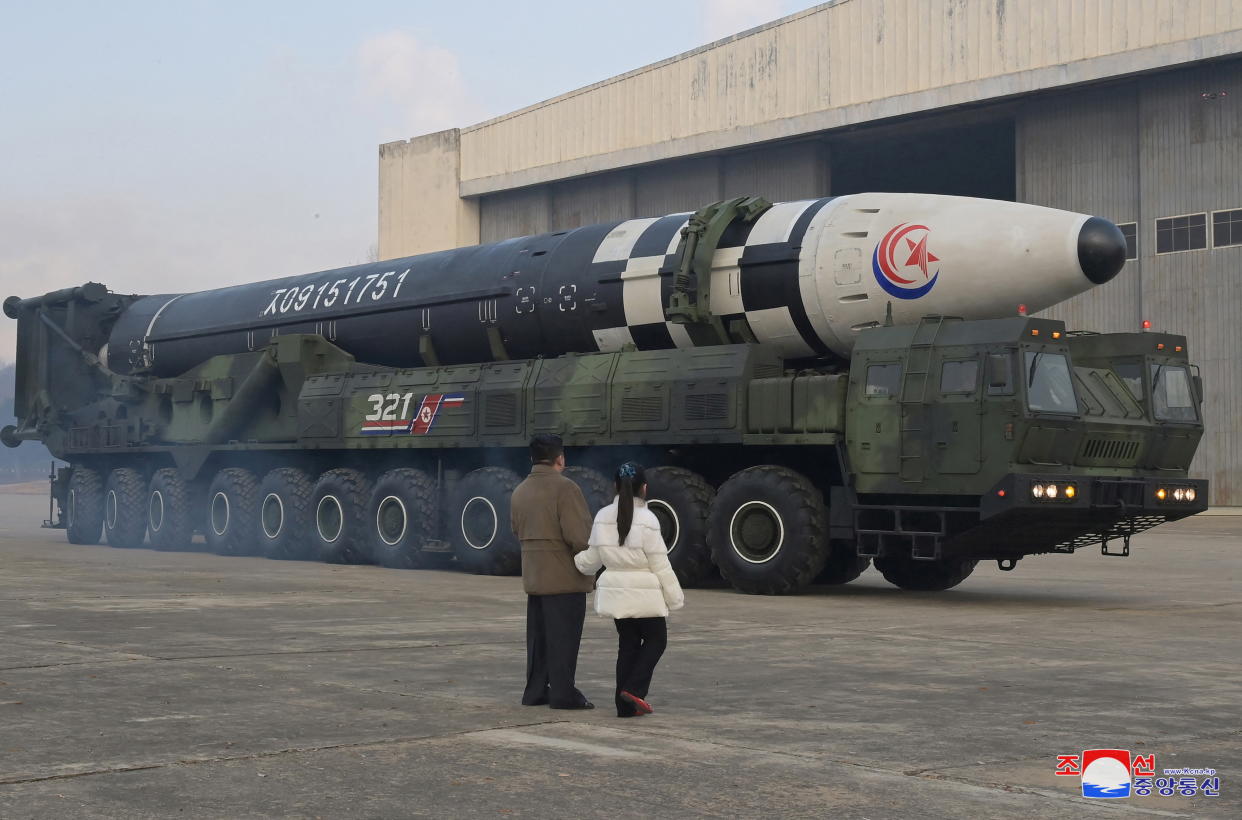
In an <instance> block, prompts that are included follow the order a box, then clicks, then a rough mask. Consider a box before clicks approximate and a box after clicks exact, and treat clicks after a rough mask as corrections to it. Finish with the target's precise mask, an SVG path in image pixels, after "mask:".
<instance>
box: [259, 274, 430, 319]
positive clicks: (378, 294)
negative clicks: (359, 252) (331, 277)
mask: <svg viewBox="0 0 1242 820" xmlns="http://www.w3.org/2000/svg"><path fill="white" fill-rule="evenodd" d="M409 275H410V271H409V269H408V268H407V269H406V270H404V271H401V272H398V271H395V270H390V271H385V272H383V273H368V274H366V275H362V276H355V277H353V278H352V279H350V278H345V279H337V280H336V281H335V282H332V281H328V282H324V283H323V284H320V285H314V284H310V285H302V286H301V287H292V288H277V289H275V290H273V291H272V301H270V302H268V305H267V307H266V308H264V309H263V312H262V313H261V314H259V315H260V316H278V315H280V314H282V313H298V312H301V311H303V310H317V309H318V308H321V307H324V308H330V307H332V306H334V305H336V304H340V305H341V306H345V305H360V304H362V302H363V300H364V299H366V298H370V299H371V301H373V302H378V301H380V300H381V299H396V298H397V294H399V293H400V292H401V286H402V285H404V284H405V277H407V276H409ZM394 277H396V278H394Z"/></svg>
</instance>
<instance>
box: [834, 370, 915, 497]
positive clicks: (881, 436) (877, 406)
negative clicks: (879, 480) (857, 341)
mask: <svg viewBox="0 0 1242 820" xmlns="http://www.w3.org/2000/svg"><path fill="white" fill-rule="evenodd" d="M858 359H859V357H856V358H855V363H854V366H853V369H852V373H851V376H850V392H851V395H852V396H853V399H852V400H851V401H850V402H849V407H848V410H847V418H846V425H845V426H846V430H847V431H848V432H847V439H848V442H849V445H848V446H849V455H850V465H851V466H852V467H853V469H854V470H855V471H857V472H859V473H890V474H895V473H896V472H897V471H898V469H899V468H900V463H901V459H900V452H899V446H898V436H899V435H900V425H901V404H900V401H899V399H900V396H901V373H902V367H901V363H900V362H898V361H897V360H896V358H895V357H894V358H891V359H887V360H885V359H876V360H862V361H859V360H858Z"/></svg>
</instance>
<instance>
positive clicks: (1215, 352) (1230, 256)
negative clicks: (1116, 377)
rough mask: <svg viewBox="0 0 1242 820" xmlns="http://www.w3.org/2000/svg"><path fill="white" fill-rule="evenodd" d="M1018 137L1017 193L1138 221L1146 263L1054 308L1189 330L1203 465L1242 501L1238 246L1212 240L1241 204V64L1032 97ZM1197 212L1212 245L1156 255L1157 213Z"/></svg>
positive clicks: (1219, 490) (1112, 323)
mask: <svg viewBox="0 0 1242 820" xmlns="http://www.w3.org/2000/svg"><path fill="white" fill-rule="evenodd" d="M1218 91H1227V92H1228V94H1229V96H1226V97H1216V98H1212V97H1211V96H1210V95H1211V94H1213V93H1215V92H1218ZM1205 93H1207V94H1208V95H1209V97H1207V98H1205V97H1204V94H1205ZM1018 133H1019V143H1018V144H1019V163H1018V168H1019V180H1018V183H1019V185H1018V190H1019V196H1020V198H1022V199H1024V200H1026V201H1030V202H1035V203H1038V204H1043V205H1049V206H1053V207H1059V208H1068V209H1071V210H1078V211H1085V212H1088V213H1098V214H1100V215H1102V216H1107V217H1109V218H1111V219H1113V220H1115V221H1117V222H1137V223H1138V229H1139V230H1138V239H1139V248H1138V251H1139V259H1138V260H1137V261H1136V262H1130V263H1128V264H1127V268H1126V270H1125V271H1124V272H1123V273H1122V274H1121V275H1120V276H1119V277H1118V279H1117V280H1115V281H1114V282H1113V283H1110V284H1108V285H1106V286H1104V287H1102V288H1097V289H1096V290H1094V291H1092V292H1090V293H1088V294H1084V295H1083V296H1080V297H1077V298H1076V299H1073V300H1071V301H1070V302H1068V303H1066V304H1065V305H1060V306H1058V307H1056V308H1054V309H1052V310H1051V311H1048V313H1049V315H1052V316H1055V317H1057V318H1062V319H1065V320H1066V321H1067V322H1068V323H1069V324H1070V325H1071V326H1072V327H1079V328H1086V329H1092V330H1133V329H1135V328H1136V327H1138V325H1139V322H1141V320H1142V319H1150V320H1151V321H1152V323H1153V325H1154V326H1155V327H1156V328H1157V329H1167V330H1170V331H1173V332H1177V333H1185V334H1186V336H1187V337H1188V344H1189V346H1190V354H1191V357H1192V359H1193V360H1194V361H1195V362H1196V363H1197V364H1198V365H1199V366H1200V367H1201V368H1202V372H1203V379H1204V384H1205V387H1206V389H1205V392H1206V402H1205V408H1204V414H1205V420H1206V423H1207V430H1208V432H1207V435H1206V436H1205V438H1204V441H1203V444H1202V446H1201V447H1200V448H1199V452H1198V456H1197V458H1196V462H1195V472H1196V473H1197V474H1199V475H1203V476H1206V477H1207V478H1209V479H1210V480H1211V481H1212V485H1213V487H1212V496H1213V502H1214V503H1216V504H1229V505H1242V246H1233V247H1225V248H1214V247H1212V236H1211V227H1210V226H1211V212H1212V211H1214V210H1225V209H1237V208H1242V63H1240V62H1236V61H1235V62H1229V63H1217V64H1209V65H1205V66H1201V67H1197V68H1195V69H1191V70H1182V71H1176V72H1170V73H1168V74H1165V75H1158V76H1151V77H1144V78H1142V79H1138V80H1134V81H1131V82H1128V83H1125V84H1118V85H1116V86H1111V87H1108V88H1102V89H1096V90H1092V91H1090V92H1081V93H1077V94H1070V95H1060V96H1058V97H1057V98H1054V99H1050V100H1047V101H1041V102H1039V103H1033V104H1031V105H1028V106H1026V107H1024V109H1023V114H1022V116H1021V117H1020V119H1019V132H1018ZM1188 213H1206V214H1207V222H1208V226H1209V232H1208V247H1207V248H1206V249H1204V250H1195V251H1185V252H1181V253H1171V254H1160V255H1157V254H1156V253H1155V249H1156V244H1155V243H1156V236H1155V221H1156V220H1157V219H1160V218H1163V217H1170V216H1178V215H1181V214H1188Z"/></svg>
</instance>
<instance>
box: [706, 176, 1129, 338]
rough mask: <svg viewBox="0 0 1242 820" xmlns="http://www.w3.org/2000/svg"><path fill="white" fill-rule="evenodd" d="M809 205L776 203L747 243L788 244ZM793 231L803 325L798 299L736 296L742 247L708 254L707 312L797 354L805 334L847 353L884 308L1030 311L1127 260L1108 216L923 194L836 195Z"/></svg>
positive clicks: (905, 317)
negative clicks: (754, 301)
mask: <svg viewBox="0 0 1242 820" xmlns="http://www.w3.org/2000/svg"><path fill="white" fill-rule="evenodd" d="M813 204H814V203H813V202H790V203H781V204H778V205H775V206H773V207H772V208H771V209H770V210H768V211H767V212H765V213H764V214H763V215H762V216H761V217H760V218H759V219H758V220H757V221H756V223H755V226H754V227H753V228H752V230H751V232H750V236H749V238H748V239H747V243H746V244H747V246H752V247H753V246H755V245H762V244H767V243H771V242H782V241H791V237H790V230H791V229H792V226H793V225H794V224H795V223H796V222H797V220H798V218H799V216H801V215H802V214H803V212H804V211H806V209H807V208H809V207H811V206H812V205H813ZM1089 223H1090V225H1089ZM1097 223H1098V224H1097ZM800 239H801V250H800V254H799V261H798V292H799V294H800V296H801V302H802V304H801V309H802V310H803V311H804V312H805V319H806V322H804V323H803V326H802V328H799V327H797V326H796V324H795V319H794V312H795V311H796V309H797V308H796V306H792V305H789V304H788V303H786V304H785V305H783V306H778V307H771V306H765V307H764V308H762V309H754V308H752V307H750V306H748V305H743V303H742V299H741V296H740V294H741V291H742V290H743V288H742V287H741V286H740V285H739V279H745V278H746V277H747V276H748V275H752V274H750V271H748V270H747V267H746V264H745V260H744V259H738V261H734V258H736V257H734V256H733V255H734V254H735V253H736V252H737V251H738V250H740V249H729V250H723V249H722V250H721V251H719V252H717V259H716V264H715V265H714V266H713V273H712V291H711V294H712V309H713V312H716V313H717V314H718V315H719V314H725V313H744V315H745V317H746V319H747V322H748V324H749V326H750V328H751V331H752V332H753V333H754V335H755V337H756V338H757V339H758V341H760V342H762V343H766V344H771V345H774V346H776V347H778V348H780V350H781V352H782V353H783V354H784V355H785V356H787V357H789V358H794V359H796V358H804V357H807V356H810V355H814V353H815V351H814V350H812V349H811V345H813V344H814V342H815V341H816V340H815V339H808V338H807V336H808V334H809V333H813V334H814V336H816V337H818V339H817V341H818V342H820V343H822V346H823V347H824V348H826V349H827V350H828V351H830V352H831V353H833V354H836V355H838V356H841V357H848V356H849V355H850V351H851V349H852V348H853V346H854V339H855V337H856V336H857V334H858V333H859V332H860V331H862V330H865V329H867V328H870V327H876V326H878V325H881V324H883V323H884V322H885V321H886V317H887V315H888V313H889V311H890V310H891V315H892V322H893V323H894V324H898V325H901V324H909V323H913V322H917V321H918V320H919V319H920V318H922V317H924V316H928V315H936V314H941V315H950V316H960V317H962V318H964V319H985V318H994V317H999V316H1007V315H1011V314H1015V313H1017V312H1018V309H1019V306H1021V305H1025V307H1026V309H1027V310H1028V311H1029V312H1031V313H1034V312H1036V311H1039V310H1043V309H1044V308H1047V307H1050V306H1051V305H1055V304H1057V303H1058V302H1062V301H1064V300H1066V299H1068V298H1070V297H1072V296H1075V295H1077V294H1079V293H1082V292H1084V291H1086V290H1089V289H1091V288H1093V287H1095V286H1096V285H1097V284H1102V283H1103V282H1105V281H1108V279H1110V278H1111V277H1112V276H1113V275H1114V274H1115V273H1116V272H1117V270H1118V269H1119V268H1120V266H1121V264H1122V262H1123V260H1124V239H1123V238H1122V237H1121V233H1120V231H1119V230H1118V229H1117V228H1116V226H1114V225H1112V224H1111V223H1108V222H1106V221H1105V220H1101V219H1098V218H1096V217H1090V216H1086V215H1084V214H1078V213H1072V212H1069V211H1061V210H1056V209H1053V208H1044V207H1040V206H1037V205H1027V204H1023V203H1016V202H1001V201H995V200H985V199H973V198H969V197H954V196H937V195H932V194H900V193H865V194H851V195H847V196H842V197H838V198H836V199H833V200H831V201H829V202H827V204H825V205H823V207H821V208H820V209H819V211H818V212H817V213H815V214H814V217H813V218H812V219H811V221H810V223H809V224H807V226H806V229H805V233H804V234H802V236H801V237H800ZM1092 253H1096V254H1097V255H1098V254H1100V253H1103V254H1104V255H1105V256H1106V257H1107V259H1106V260H1105V261H1104V263H1103V264H1102V266H1100V265H1097V266H1096V267H1092V265H1093V264H1095V262H1098V261H1099V260H1093V259H1092V258H1091V254H1092ZM1084 254H1085V256H1084ZM730 263H731V264H730ZM1086 268H1091V269H1090V270H1088V269H1086ZM807 323H809V328H808V327H807Z"/></svg>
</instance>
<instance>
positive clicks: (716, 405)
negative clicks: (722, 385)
mask: <svg viewBox="0 0 1242 820" xmlns="http://www.w3.org/2000/svg"><path fill="white" fill-rule="evenodd" d="M728 417H729V396H728V394H726V393H691V394H690V395H688V396H686V420H687V421H708V420H709V419H727V418H728Z"/></svg>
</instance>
